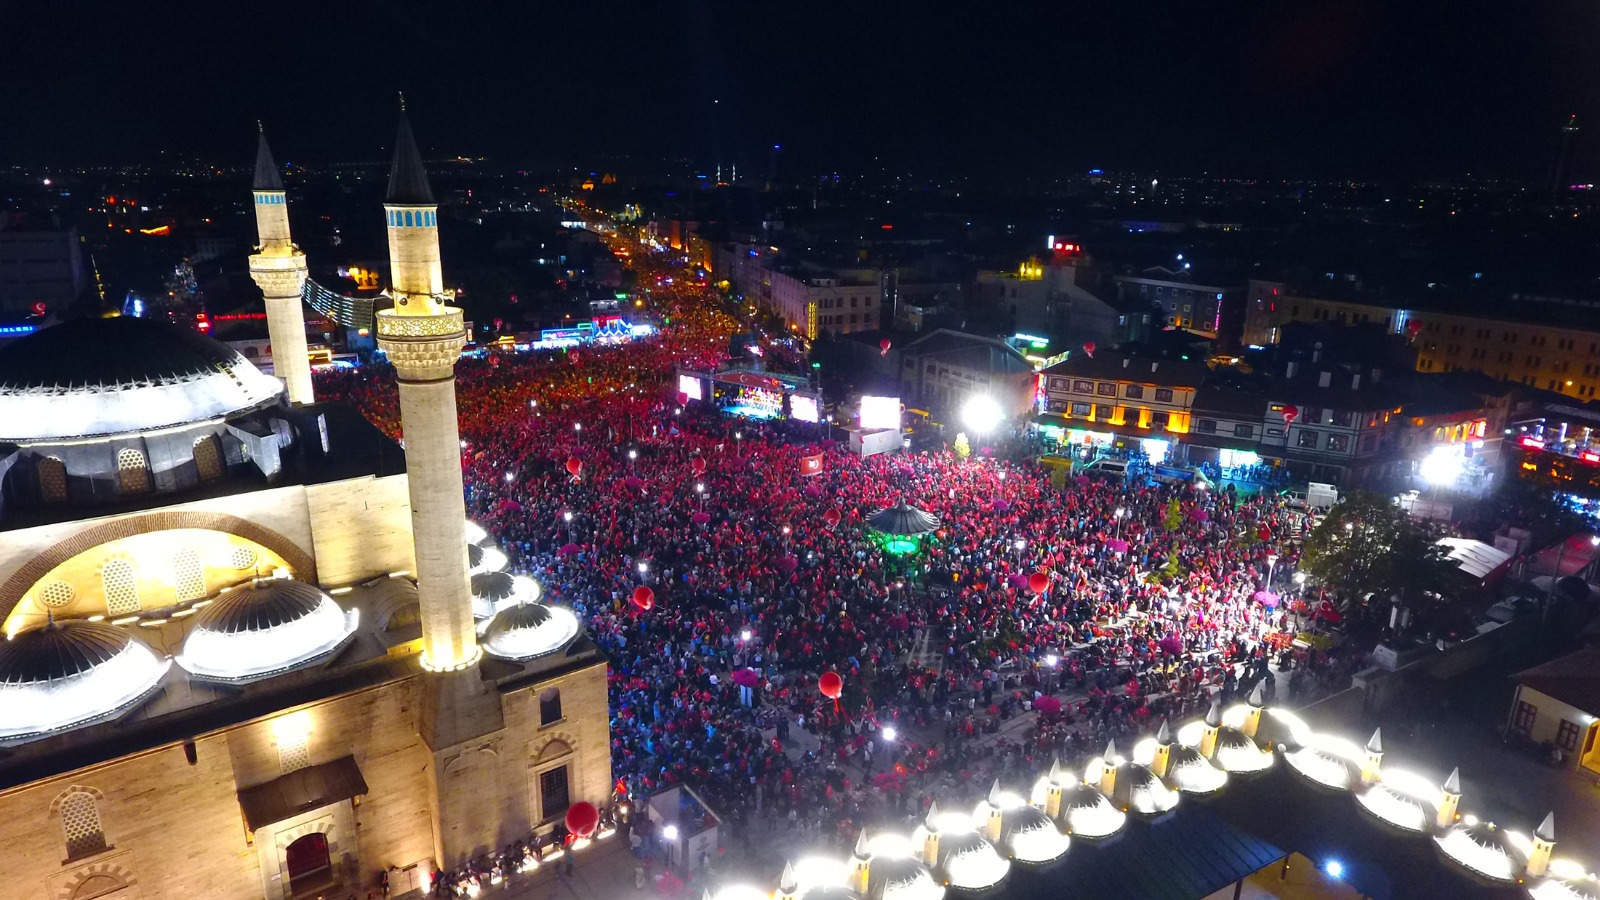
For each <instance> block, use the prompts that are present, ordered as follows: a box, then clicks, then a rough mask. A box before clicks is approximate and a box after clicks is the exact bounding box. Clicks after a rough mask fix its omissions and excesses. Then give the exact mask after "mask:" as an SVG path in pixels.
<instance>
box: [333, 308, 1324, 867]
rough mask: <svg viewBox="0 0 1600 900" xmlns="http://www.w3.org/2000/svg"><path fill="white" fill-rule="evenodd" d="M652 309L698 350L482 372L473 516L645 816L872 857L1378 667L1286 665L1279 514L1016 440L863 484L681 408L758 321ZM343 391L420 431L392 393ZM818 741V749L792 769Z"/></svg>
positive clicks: (811, 432) (1284, 518) (347, 385)
mask: <svg viewBox="0 0 1600 900" xmlns="http://www.w3.org/2000/svg"><path fill="white" fill-rule="evenodd" d="M654 304H655V310H654V311H655V313H656V315H658V316H660V317H661V318H662V319H663V320H664V321H665V320H670V325H667V326H666V327H665V328H664V329H663V331H662V333H661V334H660V335H659V336H657V337H656V338H653V339H651V340H649V341H644V342H636V343H633V344H628V345H625V346H619V347H614V348H606V349H591V348H584V349H580V350H574V351H571V352H566V353H556V354H550V355H533V356H530V355H506V356H498V357H490V358H486V359H465V360H463V361H462V362H461V364H460V365H459V367H458V373H459V377H458V387H457V390H458V403H459V409H460V413H461V431H462V463H463V467H464V471H465V475H466V482H467V502H468V514H469V516H470V517H471V518H473V519H474V520H475V521H477V522H479V523H481V524H482V525H483V526H484V527H485V528H487V529H488V531H489V532H490V534H492V535H493V536H494V537H495V539H496V540H497V541H499V543H500V544H501V546H503V547H504V548H505V549H506V550H507V552H508V553H509V554H510V556H511V558H512V560H513V563H512V564H513V567H514V569H515V570H516V571H520V572H526V573H529V574H531V575H533V576H534V577H536V578H537V579H538V580H540V582H541V583H542V584H543V586H544V589H545V593H546V596H547V597H548V598H549V600H550V601H552V602H556V603H563V604H570V605H571V606H572V608H573V609H574V610H576V611H577V612H578V613H579V615H580V618H581V619H582V620H583V621H584V623H585V625H586V628H587V633H588V634H589V636H590V637H591V638H592V639H593V640H594V641H595V642H596V643H598V644H599V645H600V646H601V647H602V648H603V649H604V650H605V652H606V653H607V654H608V655H609V657H610V659H611V660H612V670H611V675H610V679H611V681H610V684H611V716H612V721H611V738H612V756H613V770H614V774H615V776H616V777H617V778H618V779H619V780H621V781H622V782H623V783H624V784H625V786H626V788H627V789H628V791H629V793H631V794H633V795H634V796H641V795H645V794H649V793H651V792H653V791H654V790H656V789H659V788H661V787H664V786H669V785H673V784H677V783H689V784H691V785H693V786H695V787H696V789H697V790H698V791H699V792H700V793H701V794H702V795H703V796H706V797H707V799H708V801H709V802H710V803H711V805H712V806H713V807H715V808H716V809H717V810H718V812H719V813H721V814H723V815H724V816H725V818H730V819H731V821H732V822H733V823H734V826H735V827H734V829H733V831H734V833H735V834H743V835H748V834H749V833H750V832H751V830H752V829H760V828H791V829H822V830H824V833H826V834H830V835H835V836H836V837H837V839H838V840H839V841H840V842H844V841H847V840H849V839H850V838H851V835H852V834H853V832H854V830H855V829H858V828H860V827H862V826H863V825H864V824H865V823H868V822H872V821H883V820H887V819H899V818H905V817H909V816H912V815H916V814H917V813H918V812H919V811H920V810H921V809H923V808H925V806H926V804H927V801H928V799H929V798H930V796H933V795H937V796H938V799H939V801H940V802H941V803H946V802H951V803H955V802H961V801H963V800H968V799H975V798H976V796H977V795H978V794H979V793H980V792H981V791H982V789H984V788H985V787H986V786H987V785H988V784H989V782H990V780H991V779H992V778H994V777H1001V778H1006V777H1010V776H1018V777H1020V776H1021V775H1022V774H1023V773H1025V772H1034V771H1037V770H1038V769H1040V768H1042V767H1043V766H1046V765H1048V763H1049V760H1050V758H1051V757H1052V756H1056V755H1060V756H1061V757H1062V758H1063V759H1066V760H1073V759H1076V758H1078V757H1081V756H1083V755H1085V754H1086V753H1088V752H1092V751H1098V750H1099V749H1101V748H1103V747H1104V746H1105V744H1106V743H1107V741H1110V740H1116V741H1117V742H1118V744H1119V745H1121V746H1127V744H1126V743H1125V741H1127V740H1128V739H1130V738H1132V737H1134V736H1136V735H1139V734H1144V733H1151V732H1153V731H1154V730H1155V728H1156V726H1157V723H1158V722H1159V721H1160V720H1161V719H1162V718H1163V717H1170V718H1174V719H1176V718H1178V717H1181V716H1185V715H1189V714H1193V713H1197V712H1202V711H1203V710H1204V708H1205V707H1206V705H1208V704H1209V702H1210V697H1211V695H1212V694H1213V693H1215V692H1218V691H1220V692H1222V693H1223V694H1224V696H1225V697H1229V696H1241V697H1242V695H1243V693H1244V692H1246V691H1247V690H1248V689H1249V688H1250V687H1251V686H1252V685H1253V684H1254V683H1255V682H1257V681H1264V682H1265V689H1266V690H1267V691H1268V692H1269V695H1270V694H1273V693H1275V694H1276V695H1277V697H1278V699H1279V701H1280V702H1282V701H1286V700H1290V698H1291V697H1293V698H1299V699H1304V698H1307V697H1309V696H1311V695H1312V694H1313V693H1316V692H1319V691H1325V690H1328V689H1332V688H1335V687H1338V686H1340V685H1341V684H1342V683H1343V681H1344V679H1345V678H1346V677H1347V675H1348V673H1349V672H1350V671H1351V669H1352V667H1353V660H1354V654H1342V653H1341V652H1340V651H1339V650H1337V649H1334V650H1323V649H1313V650H1310V651H1306V650H1304V649H1302V650H1301V651H1299V652H1292V651H1291V650H1289V649H1287V646H1286V645H1287V643H1288V637H1289V635H1290V634H1292V633H1294V632H1296V631H1297V630H1299V629H1300V627H1301V626H1302V625H1305V624H1306V622H1305V620H1304V619H1303V617H1302V615H1301V613H1300V612H1299V611H1298V607H1297V606H1296V607H1295V608H1293V609H1292V608H1291V607H1292V606H1293V604H1291V603H1289V602H1284V603H1279V604H1276V605H1269V604H1270V603H1271V599H1270V598H1266V597H1260V596H1258V593H1259V592H1261V591H1263V590H1264V589H1266V588H1267V587H1268V585H1267V581H1268V577H1269V570H1272V571H1273V573H1274V574H1273V585H1277V586H1289V587H1291V588H1292V580H1291V575H1292V573H1293V571H1294V569H1295V560H1296V553H1297V550H1296V544H1295V543H1294V542H1293V541H1290V540H1288V536H1289V535H1290V534H1291V533H1293V532H1294V531H1295V530H1296V529H1297V528H1299V527H1301V526H1302V525H1303V523H1302V522H1300V521H1297V518H1298V517H1299V516H1300V515H1301V514H1300V513H1298V512H1295V511H1293V510H1290V509H1288V508H1287V507H1285V506H1284V505H1283V503H1282V502H1281V501H1280V500H1278V498H1276V497H1274V496H1271V495H1270V493H1263V494H1259V495H1256V496H1248V497H1247V496H1243V495H1240V494H1238V493H1235V492H1234V491H1233V490H1231V489H1229V490H1211V491H1197V490H1194V489H1192V488H1191V487H1189V486H1187V485H1175V486H1169V485H1158V484H1154V483H1151V482H1148V481H1146V482H1144V483H1136V484H1130V483H1127V482H1124V481H1121V480H1089V479H1087V478H1083V477H1079V478H1075V479H1066V480H1065V482H1064V483H1063V479H1062V478H1061V477H1060V476H1056V478H1055V479H1054V480H1052V477H1051V473H1050V472H1049V471H1047V470H1045V469H1043V468H1041V466H1040V465H1039V464H1038V463H1037V462H1035V461H1034V460H1033V459H1032V457H1031V456H1030V455H1029V454H1028V453H1026V452H1025V451H1026V448H1025V446H1024V444H1023V443H1022V442H1021V441H1020V440H1014V439H1008V438H1005V437H996V438H994V439H993V441H992V443H993V444H994V445H995V446H994V447H993V448H990V450H989V453H988V455H981V456H975V457H973V458H970V459H963V458H959V457H957V456H956V455H955V454H953V453H951V452H927V453H916V454H909V453H908V454H894V455H883V456H876V457H872V458H869V459H866V460H863V459H861V458H859V457H857V456H855V455H852V454H851V453H850V452H849V451H848V449H847V448H845V447H843V446H839V445H836V444H834V443H833V442H831V441H828V440H819V438H818V436H817V432H816V430H815V428H814V427H812V426H805V427H804V428H792V427H791V426H789V425H786V424H784V423H777V422H768V423H755V422H749V421H743V420H737V419H734V420H730V419H726V418H724V417H723V416H722V415H721V414H719V413H718V412H717V411H716V410H715V409H711V408H708V407H707V406H706V405H705V404H702V403H699V402H689V403H683V402H681V400H682V398H680V397H679V396H678V395H677V393H676V388H675V382H674V380H673V368H674V366H677V365H685V366H690V367H699V368H702V369H703V368H705V367H708V366H712V365H715V364H716V363H718V362H719V361H720V360H721V359H722V358H723V354H724V353H725V351H726V349H727V342H728V336H729V334H730V333H731V331H732V330H733V327H732V321H731V319H729V318H728V317H727V315H726V314H724V313H723V312H721V311H720V309H719V308H718V307H717V306H716V305H715V304H714V303H711V302H708V301H706V300H705V299H704V297H703V296H701V295H698V294H693V293H690V292H681V293H677V294H660V293H658V294H656V295H655V296H654ZM320 391H321V392H322V393H323V394H324V395H327V396H343V397H345V398H348V399H350V400H352V401H353V402H355V403H357V404H358V405H359V406H361V407H362V408H363V409H364V411H365V412H366V413H367V414H368V415H369V416H370V417H371V418H372V419H373V420H374V421H376V422H378V423H379V424H380V426H382V427H384V428H386V429H388V430H390V431H391V432H392V433H395V434H396V435H397V436H399V435H398V431H399V422H398V404H397V402H396V399H395V389H394V387H393V384H392V378H391V377H390V376H388V375H386V374H384V371H383V370H382V369H381V368H376V367H368V368H366V369H363V370H359V371H356V372H353V373H346V374H337V375H331V376H328V377H327V378H326V379H325V380H324V382H323V383H322V384H321V385H320ZM813 454H820V455H821V456H822V460H823V463H822V468H821V473H820V474H817V475H810V476H808V475H803V474H802V472H801V468H802V467H801V458H802V457H805V456H809V455H813ZM569 460H577V461H578V462H579V463H581V469H580V470H579V472H578V474H577V475H576V476H574V475H572V474H570V472H569V469H568V465H567V464H568V462H569ZM900 500H905V501H906V502H909V503H911V504H913V505H915V506H918V507H920V508H922V509H924V510H927V511H928V512H930V513H932V514H934V515H936V516H938V517H939V519H940V520H941V526H940V527H939V528H938V529H937V530H936V531H935V532H934V533H932V534H930V535H927V536H926V538H925V540H924V541H923V542H922V545H921V549H920V550H919V551H918V552H916V553H912V554H907V555H898V556H897V555H895V554H893V553H890V552H889V551H888V550H887V549H886V547H885V543H884V542H883V541H882V540H879V539H877V538H876V537H875V536H874V534H873V533H872V532H871V531H870V529H868V528H867V527H866V526H865V522H864V520H865V518H866V517H867V516H868V515H870V514H871V512H873V511H874V510H875V509H877V508H880V507H883V506H888V505H893V504H894V503H896V502H898V501H900ZM830 511H834V512H836V513H837V516H836V517H835V516H834V515H831V514H830ZM1124 547H1125V548H1126V549H1123V548H1124ZM1273 558H1275V563H1274V562H1271V561H1269V560H1271V559H1273ZM1037 572H1044V573H1047V574H1048V577H1049V585H1048V588H1047V589H1046V590H1045V591H1044V592H1043V593H1035V592H1034V591H1033V590H1032V589H1030V586H1029V584H1028V580H1029V576H1030V575H1032V574H1034V573H1037ZM641 584H645V585H648V586H650V587H651V588H652V590H653V592H654V597H655V605H654V608H653V609H651V610H648V611H641V610H640V609H638V608H637V607H635V606H633V605H631V604H630V603H629V597H630V595H631V594H632V592H633V591H634V589H635V588H636V587H638V586H639V585H641ZM1263 601H1266V602H1263ZM1286 670H1287V675H1285V671H1286ZM829 671H832V672H836V673H838V674H839V675H841V676H842V677H843V681H844V692H843V696H842V698H840V702H839V703H838V705H837V708H836V706H835V703H834V701H833V700H830V699H828V698H826V697H824V696H822V694H821V692H820V691H819V690H818V679H819V677H820V676H821V675H822V674H823V673H825V672H829ZM1024 713H1029V714H1033V715H1035V717H1036V718H1035V720H1033V721H1032V722H1031V724H1029V725H1028V726H1027V727H1025V728H1014V729H1013V728H1006V727H1005V726H1006V723H1008V722H1009V721H1010V720H1011V719H1012V718H1014V717H1015V716H1017V715H1021V714H1024ZM890 725H894V726H895V728H896V731H898V732H899V738H898V740H895V741H887V740H885V739H884V738H885V732H884V730H883V729H884V728H885V727H886V726H890ZM795 729H803V730H805V731H807V732H810V733H812V734H814V735H815V736H816V737H817V738H818V739H819V741H820V746H819V748H818V749H817V750H815V751H813V752H808V753H805V754H804V755H792V754H790V753H786V752H785V740H786V739H789V738H791V737H792V730H795ZM1002 730H1003V731H1004V732H1005V734H1006V735H1007V737H1006V739H1003V740H997V739H993V738H989V739H986V738H987V736H989V735H992V734H994V733H995V732H998V731H1002ZM788 744H789V745H790V746H792V745H793V741H792V740H789V741H788ZM807 744H808V746H809V745H810V742H807ZM874 757H876V759H874ZM1017 786H1019V787H1025V786H1026V785H1025V784H1023V783H1022V782H1020V781H1019V782H1017Z"/></svg>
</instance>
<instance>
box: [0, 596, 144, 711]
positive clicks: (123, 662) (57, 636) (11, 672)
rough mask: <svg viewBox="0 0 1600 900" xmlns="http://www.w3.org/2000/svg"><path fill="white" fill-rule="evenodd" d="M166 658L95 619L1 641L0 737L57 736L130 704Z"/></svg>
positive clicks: (54, 624) (139, 697)
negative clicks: (57, 732) (61, 732)
mask: <svg viewBox="0 0 1600 900" xmlns="http://www.w3.org/2000/svg"><path fill="white" fill-rule="evenodd" d="M170 665H171V660H167V659H164V658H162V657H161V656H159V655H157V654H156V652H155V651H154V650H151V649H150V648H149V647H147V646H145V644H144V643H143V642H141V641H139V640H136V639H135V638H134V637H133V636H132V635H130V634H128V633H127V632H125V631H123V630H122V629H120V628H117V627H115V626H112V625H104V624H100V623H96V622H82V621H67V622H52V623H50V624H49V625H47V626H45V627H44V628H37V629H33V630H30V631H23V632H20V633H18V634H15V635H13V636H12V637H11V639H10V640H7V641H4V642H0V740H3V739H10V738H23V737H32V736H36V735H41V734H45V733H48V732H51V731H60V730H62V729H66V728H72V727H74V726H77V725H84V724H88V723H90V722H93V721H95V720H98V719H102V718H105V717H108V716H112V715H116V714H117V713H120V712H122V711H124V710H127V709H130V708H132V707H133V706H136V705H137V704H138V703H139V702H140V701H142V700H144V699H145V698H146V697H147V696H149V695H150V693H151V692H153V691H154V690H155V689H156V687H157V686H159V685H160V683H161V677H162V676H163V675H165V674H166V672H167V668H168V666H170Z"/></svg>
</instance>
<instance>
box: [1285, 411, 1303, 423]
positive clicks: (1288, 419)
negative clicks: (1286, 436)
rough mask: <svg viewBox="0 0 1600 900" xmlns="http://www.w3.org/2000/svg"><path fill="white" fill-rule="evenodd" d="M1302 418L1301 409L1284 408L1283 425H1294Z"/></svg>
mask: <svg viewBox="0 0 1600 900" xmlns="http://www.w3.org/2000/svg"><path fill="white" fill-rule="evenodd" d="M1298 418H1300V407H1298V406H1285V407H1284V408H1283V424H1285V425H1293V424H1294V420H1295V419H1298Z"/></svg>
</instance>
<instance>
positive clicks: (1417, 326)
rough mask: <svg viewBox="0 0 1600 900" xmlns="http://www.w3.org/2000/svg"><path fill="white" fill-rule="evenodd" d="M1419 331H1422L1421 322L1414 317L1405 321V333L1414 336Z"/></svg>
mask: <svg viewBox="0 0 1600 900" xmlns="http://www.w3.org/2000/svg"><path fill="white" fill-rule="evenodd" d="M1421 332H1422V323H1421V322H1418V321H1417V320H1416V319H1412V320H1411V321H1409V322H1407V323H1406V333H1407V334H1409V335H1411V336H1412V337H1416V336H1417V335H1418V334H1420V333H1421Z"/></svg>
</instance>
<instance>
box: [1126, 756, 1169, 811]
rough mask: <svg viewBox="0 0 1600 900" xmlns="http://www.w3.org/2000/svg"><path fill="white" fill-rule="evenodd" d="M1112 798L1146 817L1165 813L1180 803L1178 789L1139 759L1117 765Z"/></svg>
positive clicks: (1127, 809)
mask: <svg viewBox="0 0 1600 900" xmlns="http://www.w3.org/2000/svg"><path fill="white" fill-rule="evenodd" d="M1111 802H1112V804H1113V805H1116V806H1120V807H1122V808H1123V809H1124V810H1126V811H1128V812H1131V813H1133V814H1134V815H1136V816H1140V817H1143V818H1147V819H1149V818H1155V817H1157V816H1161V815H1165V814H1166V813H1169V812H1171V811H1172V809H1173V807H1175V806H1177V805H1178V792H1177V791H1175V790H1173V789H1172V788H1169V787H1167V786H1166V785H1165V784H1163V783H1162V781H1161V779H1160V778H1157V777H1156V773H1154V772H1152V771H1150V770H1149V769H1148V768H1147V767H1145V766H1141V765H1139V764H1138V763H1124V764H1122V765H1120V766H1117V780H1116V784H1115V785H1113V786H1112V789H1111Z"/></svg>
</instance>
